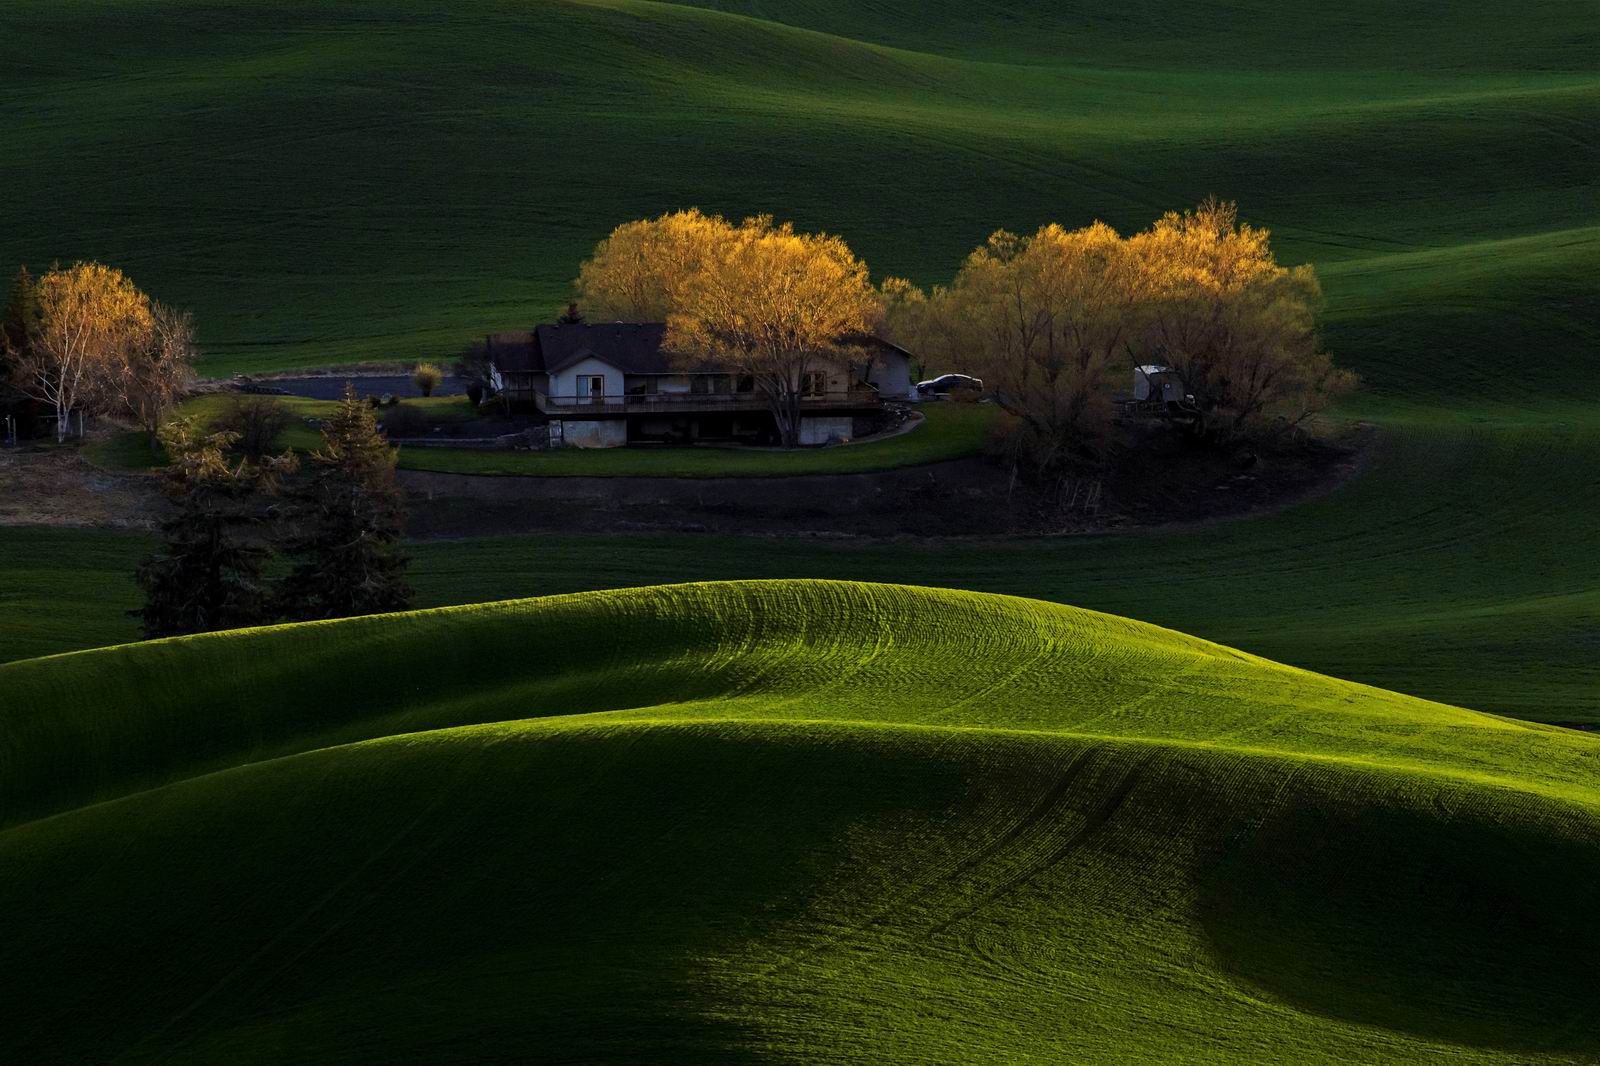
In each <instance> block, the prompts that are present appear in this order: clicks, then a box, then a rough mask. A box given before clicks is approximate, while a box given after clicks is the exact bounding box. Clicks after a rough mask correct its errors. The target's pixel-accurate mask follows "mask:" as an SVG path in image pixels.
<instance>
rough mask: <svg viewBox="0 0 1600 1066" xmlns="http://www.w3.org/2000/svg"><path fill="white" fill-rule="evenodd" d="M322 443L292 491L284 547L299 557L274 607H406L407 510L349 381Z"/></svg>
mask: <svg viewBox="0 0 1600 1066" xmlns="http://www.w3.org/2000/svg"><path fill="white" fill-rule="evenodd" d="M322 442H323V443H322V448H321V449H320V450H318V451H316V452H313V453H312V455H311V460H310V463H311V476H310V478H309V479H308V480H307V481H306V482H305V483H304V485H303V486H301V487H300V488H299V489H298V490H297V492H296V493H295V496H294V500H293V507H292V511H293V515H294V522H293V523H292V525H291V529H292V533H291V535H290V536H289V538H288V539H287V540H286V541H285V544H284V547H285V550H286V552H287V554H288V555H289V556H290V557H291V558H292V559H295V560H297V562H296V565H295V567H294V569H293V570H292V571H291V572H290V573H289V575H288V576H287V577H286V578H284V579H283V581H282V582H280V583H279V585H278V590H277V592H278V596H277V600H278V611H279V613H280V615H281V616H282V617H284V618H288V619H292V620H297V621H298V620H307V619H313V618H345V617H349V616H351V615H359V614H378V613H381V612H385V611H401V610H404V609H405V608H407V607H409V606H410V605H411V586H410V585H409V584H407V583H406V578H405V571H406V563H407V559H406V557H405V556H404V555H403V554H401V552H400V550H399V541H400V535H401V532H402V530H403V528H404V523H405V511H404V506H403V504H402V501H401V499H400V489H399V487H398V486H397V485H396V484H395V478H394V467H395V453H394V450H393V449H392V448H390V447H389V444H388V442H387V441H386V440H384V438H383V435H382V434H381V433H380V432H379V431H378V425H377V420H376V418H374V416H373V413H372V408H371V407H370V406H369V405H368V404H366V403H364V402H362V401H360V400H358V399H357V398H356V396H355V392H354V390H353V389H351V388H350V387H349V386H346V388H345V396H344V399H343V400H342V401H341V402H340V404H339V408H338V410H337V411H336V412H335V414H334V416H333V418H332V419H330V420H329V422H328V424H327V426H326V427H324V429H323V431H322Z"/></svg>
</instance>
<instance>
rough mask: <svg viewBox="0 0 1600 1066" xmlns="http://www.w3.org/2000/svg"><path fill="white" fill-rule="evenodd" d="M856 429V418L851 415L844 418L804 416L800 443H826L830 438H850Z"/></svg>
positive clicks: (801, 423) (801, 422) (801, 421)
mask: <svg viewBox="0 0 1600 1066" xmlns="http://www.w3.org/2000/svg"><path fill="white" fill-rule="evenodd" d="M854 431H855V419H853V418H851V417H850V416H849V415H845V416H843V417H842V418H802V419H801V420H800V443H801V444H826V443H828V442H829V441H830V440H848V439H850V434H851V433H853V432H854Z"/></svg>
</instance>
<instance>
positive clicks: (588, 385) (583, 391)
mask: <svg viewBox="0 0 1600 1066" xmlns="http://www.w3.org/2000/svg"><path fill="white" fill-rule="evenodd" d="M578 392H579V395H581V396H587V397H588V398H589V402H590V403H604V402H605V398H606V378H605V375H604V374H586V375H584V378H583V381H582V382H581V383H580V385H579V389H578Z"/></svg>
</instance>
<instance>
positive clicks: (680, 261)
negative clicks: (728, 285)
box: [577, 208, 738, 322]
mask: <svg viewBox="0 0 1600 1066" xmlns="http://www.w3.org/2000/svg"><path fill="white" fill-rule="evenodd" d="M737 232H738V230H737V227H735V226H733V225H732V224H730V223H729V222H728V221H727V220H726V219H724V218H723V217H722V216H720V215H706V214H703V213H701V212H700V211H699V210H698V209H695V208H690V209H689V210H687V211H673V212H669V213H668V214H664V215H662V216H661V217H659V218H646V219H639V220H637V221H634V222H624V223H623V224H622V225H620V226H618V227H617V228H616V229H614V230H612V231H611V235H610V236H609V237H607V238H606V239H605V240H603V241H601V242H600V243H599V244H598V245H596V246H595V250H594V254H593V255H592V256H590V257H589V259H587V260H586V261H585V262H584V263H583V265H582V266H581V267H580V268H579V270H578V281H577V290H578V296H579V306H581V307H582V308H583V311H584V313H585V314H587V315H588V316H589V318H591V319H592V320H595V321H602V322H604V321H617V322H664V321H666V319H667V316H668V315H670V314H671V313H672V312H673V311H674V310H676V309H677V308H678V307H679V306H680V305H681V303H682V302H683V299H684V294H685V290H686V288H687V286H689V285H690V284H692V283H693V281H694V280H695V279H696V278H697V277H699V275H700V273H701V271H702V270H703V269H704V268H705V266H706V264H707V261H708V260H709V259H711V258H712V257H714V256H717V255H719V254H721V253H723V252H725V251H726V250H727V248H728V247H729V246H730V245H732V244H733V243H734V241H735V240H736V237H737Z"/></svg>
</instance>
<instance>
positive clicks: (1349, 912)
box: [1201, 793, 1600, 1056]
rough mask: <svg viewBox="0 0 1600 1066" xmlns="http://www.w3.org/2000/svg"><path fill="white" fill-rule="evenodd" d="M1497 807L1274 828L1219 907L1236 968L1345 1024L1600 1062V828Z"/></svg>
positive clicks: (1226, 949)
mask: <svg viewBox="0 0 1600 1066" xmlns="http://www.w3.org/2000/svg"><path fill="white" fill-rule="evenodd" d="M1485 798H1487V797H1486V796H1484V794H1481V793H1479V794H1477V795H1476V796H1475V795H1473V794H1472V793H1467V794H1465V795H1464V796H1461V795H1456V796H1450V795H1435V796H1434V797H1431V799H1426V798H1419V799H1418V805H1417V806H1415V807H1409V808H1397V807H1395V806H1393V805H1391V804H1393V803H1394V802H1395V798H1393V797H1391V798H1390V799H1388V800H1386V801H1385V805H1384V806H1379V805H1376V804H1373V803H1371V802H1365V803H1363V801H1360V800H1355V801H1349V805H1348V806H1346V807H1344V808H1343V809H1330V807H1329V805H1328V804H1326V803H1324V804H1323V805H1321V806H1319V805H1317V804H1316V803H1315V801H1312V802H1304V803H1302V804H1301V805H1300V806H1298V807H1297V808H1296V809H1294V810H1292V811H1289V812H1285V813H1284V814H1283V815H1282V816H1280V817H1278V818H1275V819H1273V820H1272V821H1271V822H1269V823H1268V825H1267V826H1266V827H1264V828H1263V829H1262V830H1261V831H1260V832H1259V833H1258V834H1256V835H1255V836H1253V837H1251V838H1249V839H1247V840H1245V841H1243V842H1242V843H1240V844H1239V845H1238V846H1237V847H1236V848H1235V849H1234V850H1233V851H1232V852H1231V853H1230V854H1229V855H1227V856H1225V857H1224V859H1223V860H1222V861H1221V862H1220V863H1219V864H1218V865H1217V867H1216V869H1215V876H1214V877H1213V878H1211V879H1210V882H1209V885H1208V888H1207V889H1206V891H1205V892H1204V893H1203V896H1202V901H1201V920H1202V922H1203V924H1204V927H1205V928H1206V931H1207V932H1208V934H1209V935H1210V937H1211V939H1212V942H1213V944H1214V946H1215V948H1216V951H1217V953H1218V956H1219V959H1218V961H1219V963H1220V965H1221V967H1222V968H1223V969H1224V970H1225V971H1227V972H1229V973H1231V974H1232V975H1234V976H1235V977H1236V978H1239V979H1241V980H1243V981H1245V982H1247V983H1249V984H1252V985H1255V986H1257V987H1258V988H1259V989H1260V990H1263V991H1264V992H1266V993H1267V994H1268V995H1269V996H1270V997H1271V998H1275V999H1279V1000H1282V1001H1286V1002H1287V1003H1289V1004H1291V1005H1293V1006H1294V1007H1296V1008H1298V1009H1301V1010H1306V1011H1311V1012H1314V1013H1317V1014H1321V1015H1324V1016H1327V1017H1332V1018H1336V1019H1340V1020H1343V1021H1348V1022H1356V1023H1359V1024H1363V1025H1373V1026H1381V1027H1383V1028H1387V1029H1394V1030H1400V1031H1404V1032H1408V1033H1412V1034H1416V1035H1419V1036H1422V1037H1425V1038H1428V1039H1433V1040H1442V1041H1447V1042H1451V1043H1456V1044H1464V1045H1469V1046H1475V1047H1483V1048H1494V1049H1499V1050H1506V1051H1512V1052H1534V1051H1538V1052H1544V1053H1550V1052H1566V1053H1569V1054H1579V1055H1585V1056H1588V1055H1594V1054H1596V1053H1600V1031H1596V1029H1595V1028H1594V1027H1593V1026H1592V1025H1590V1024H1588V1017H1589V1015H1590V1014H1591V1012H1592V1011H1593V1009H1594V1003H1595V1001H1596V996H1597V994H1600V975H1597V973H1596V971H1595V969H1594V965H1593V964H1594V959H1595V957H1596V955H1597V952H1600V928H1597V926H1596V925H1595V923H1594V921H1593V913H1592V912H1593V890H1594V885H1595V884H1597V883H1600V856H1597V855H1596V853H1595V850H1594V848H1593V845H1592V840H1593V836H1592V834H1593V832H1594V828H1595V827H1594V824H1593V822H1592V821H1591V820H1589V819H1582V818H1579V817H1573V816H1572V815H1570V814H1568V813H1567V812H1564V811H1560V810H1559V809H1557V808H1554V807H1553V806H1552V807H1549V808H1545V810H1543V811H1541V810H1539V809H1538V808H1539V807H1541V806H1543V805H1538V804H1535V805H1529V806H1524V807H1521V808H1519V809H1514V810H1515V812H1516V813H1515V814H1514V815H1513V817H1514V818H1516V820H1515V821H1513V820H1509V819H1507V817H1506V815H1507V811H1508V806H1509V805H1507V804H1505V802H1504V800H1505V797H1503V796H1500V797H1498V798H1499V800H1500V804H1499V806H1498V807H1495V806H1491V805H1490V804H1489V803H1486V802H1481V801H1482V800H1483V799H1485ZM1425 803H1427V804H1431V806H1427V807H1424V806H1423V804H1425ZM1457 803H1460V804H1461V807H1462V808H1464V809H1454V808H1455V807H1456V804H1457ZM1479 803H1481V806H1479ZM1530 808H1531V809H1530ZM1518 815H1520V817H1517V816H1518ZM1586 834H1587V835H1588V840H1589V842H1588V843H1586V842H1585V841H1584V837H1585V835H1586Z"/></svg>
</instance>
